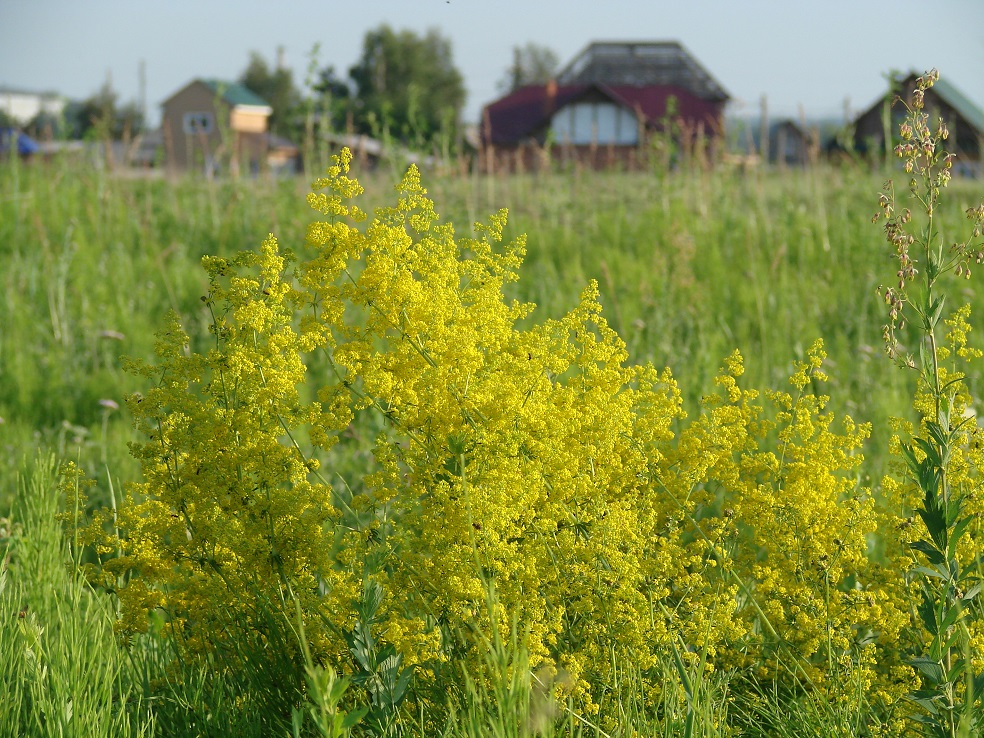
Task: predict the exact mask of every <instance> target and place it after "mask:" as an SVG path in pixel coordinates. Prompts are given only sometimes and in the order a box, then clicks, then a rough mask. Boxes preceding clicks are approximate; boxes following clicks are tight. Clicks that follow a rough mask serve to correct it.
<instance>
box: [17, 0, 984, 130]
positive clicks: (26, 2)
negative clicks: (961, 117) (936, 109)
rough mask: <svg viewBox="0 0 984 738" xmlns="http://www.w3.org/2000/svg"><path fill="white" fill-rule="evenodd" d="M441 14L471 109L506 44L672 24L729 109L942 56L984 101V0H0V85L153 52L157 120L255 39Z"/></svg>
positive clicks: (65, 82) (81, 72) (344, 51)
mask: <svg viewBox="0 0 984 738" xmlns="http://www.w3.org/2000/svg"><path fill="white" fill-rule="evenodd" d="M384 22H386V23H389V24H390V25H391V26H392V27H394V28H396V29H401V28H411V29H414V30H416V31H419V32H423V31H425V30H426V29H427V28H430V27H437V28H439V29H440V30H441V31H442V32H443V33H444V34H445V35H446V36H448V37H449V38H450V39H451V40H452V42H453V45H454V59H455V63H456V64H457V66H458V68H459V69H460V70H461V72H462V74H463V75H464V78H465V85H466V87H467V90H468V100H467V103H466V107H465V118H466V120H469V121H475V120H477V119H478V116H479V111H480V110H481V107H482V105H484V104H485V103H487V102H489V101H491V100H493V99H494V98H495V97H496V96H497V95H498V91H497V88H496V83H497V82H498V80H499V79H500V78H501V77H502V75H503V72H504V70H505V69H506V67H507V66H508V65H509V62H510V60H511V48H512V47H513V46H514V45H520V44H524V43H526V42H528V41H534V42H537V43H540V44H543V45H546V46H549V47H551V48H552V49H554V51H555V52H556V53H557V54H558V56H559V57H560V59H561V64H563V63H565V62H566V61H567V60H568V59H570V58H571V57H572V56H574V55H575V54H576V53H577V52H578V51H580V50H581V49H582V48H583V47H584V46H585V45H586V44H588V43H589V42H590V41H592V40H616V41H618V40H636V41H643V40H645V41H648V40H678V41H680V42H682V43H683V45H684V46H685V47H687V48H688V49H689V50H690V51H691V52H692V53H693V54H694V55H695V56H696V57H697V59H698V60H699V61H700V62H701V63H702V64H703V65H704V66H705V67H706V68H707V70H708V71H709V72H710V73H711V74H712V75H713V76H714V77H715V78H716V79H717V80H718V81H719V82H720V83H721V84H722V85H723V86H724V87H725V88H726V89H727V90H728V91H729V92H730V93H731V95H732V96H733V97H734V98H735V103H734V104H733V107H732V112H735V113H738V114H741V113H742V111H745V112H748V111H752V112H754V111H757V109H758V101H759V98H760V96H761V95H762V94H763V93H764V94H766V95H767V96H768V99H769V107H770V112H771V113H773V114H774V115H793V116H795V115H797V111H798V106H799V105H800V104H802V105H803V107H804V109H805V111H806V114H807V115H808V116H811V117H820V116H839V115H841V114H842V110H843V105H844V99H845V97H849V98H850V104H851V106H852V108H853V109H854V110H855V111H857V110H860V109H862V108H864V107H867V106H868V105H869V104H870V103H871V102H872V101H873V100H874V99H875V98H876V97H877V96H878V94H879V92H880V91H881V90H882V89H883V87H884V81H883V79H882V74H883V73H884V72H887V71H888V70H890V69H906V70H908V69H910V68H916V69H919V70H920V71H921V70H923V69H925V68H926V67H930V66H936V67H938V68H939V69H940V71H941V73H942V74H943V76H944V77H946V78H947V79H948V80H949V81H950V82H952V83H953V84H955V85H956V86H957V87H959V88H960V89H961V90H963V92H964V93H965V94H967V95H968V96H969V97H970V98H971V99H972V100H974V101H975V102H976V103H977V104H978V106H980V107H984V0H921V1H917V0H884V1H882V2H878V1H876V0H850V1H849V0H826V1H824V2H821V1H820V0H813V1H811V2H805V1H802V0H679V1H678V2H665V1H662V0H648V1H647V2H643V1H641V0H605V1H604V2H584V1H582V0H377V1H373V0H362V1H361V2H357V1H355V0H346V1H341V0H284V1H283V2H277V3H274V2H269V1H267V2H260V1H259V0H236V1H235V2H229V1H226V0H223V1H219V0H126V1H124V0H0V87H16V88H24V89H29V90H54V91H57V92H60V93H62V94H64V95H67V96H69V97H73V98H84V97H87V96H89V95H90V94H92V93H93V92H95V91H96V90H97V89H98V88H99V86H100V85H101V84H102V82H103V81H104V80H105V79H106V75H107V73H109V74H111V75H112V81H113V85H114V87H115V88H116V89H117V90H118V91H119V92H120V95H121V98H122V100H124V101H126V100H130V99H136V97H137V94H138V89H139V86H138V68H139V63H140V61H141V60H144V61H145V63H146V70H147V71H146V75H147V105H148V108H149V111H148V112H149V113H150V117H151V120H152V121H154V120H156V119H157V117H158V110H159V104H160V103H161V101H163V100H164V99H165V98H166V97H168V96H169V95H170V94H171V93H173V92H175V91H176V90H178V89H179V88H180V87H182V86H183V85H184V84H186V83H187V82H188V81H190V80H191V79H193V78H194V77H220V78H226V79H230V80H231V79H235V78H236V77H237V76H238V75H239V73H240V72H241V71H242V70H243V68H244V67H245V66H246V63H247V61H248V57H249V52H250V51H251V50H256V51H259V52H261V53H262V54H263V55H264V56H265V57H266V58H267V59H268V60H269V61H271V62H272V61H273V60H274V58H275V54H276V49H277V47H278V46H280V45H283V46H284V47H285V49H286V62H287V64H288V65H290V66H291V67H293V69H294V72H295V79H297V80H298V81H303V79H304V76H305V70H306V67H307V59H308V55H309V53H310V51H311V49H312V48H313V46H314V44H315V43H316V42H320V44H321V53H320V59H321V64H322V65H325V64H329V63H330V64H333V65H334V66H335V68H336V69H337V70H339V71H341V72H342V73H343V74H344V73H347V71H348V68H349V67H350V66H351V65H353V64H354V63H355V62H356V60H357V59H358V56H359V52H360V49H361V46H362V38H363V36H364V34H365V32H366V31H367V30H369V29H371V28H374V27H376V26H378V25H379V24H381V23H384Z"/></svg>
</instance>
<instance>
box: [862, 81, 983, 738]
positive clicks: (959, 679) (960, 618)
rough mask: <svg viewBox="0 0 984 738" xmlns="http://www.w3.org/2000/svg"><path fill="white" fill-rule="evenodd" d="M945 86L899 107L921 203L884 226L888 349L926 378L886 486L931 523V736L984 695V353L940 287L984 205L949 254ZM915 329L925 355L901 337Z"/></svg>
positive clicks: (926, 624) (966, 272) (923, 585)
mask: <svg viewBox="0 0 984 738" xmlns="http://www.w3.org/2000/svg"><path fill="white" fill-rule="evenodd" d="M938 79H939V73H938V72H937V71H936V70H933V71H931V72H927V73H926V74H924V75H923V76H921V77H919V78H918V79H917V80H916V85H915V89H914V91H913V92H912V96H911V101H905V100H899V102H900V103H901V104H902V105H904V106H905V109H906V117H905V119H904V121H903V122H902V124H901V126H900V134H901V141H900V143H899V144H898V146H897V147H896V148H895V153H896V155H897V156H898V157H899V158H900V159H901V160H902V162H903V166H904V169H905V172H906V174H907V175H909V182H908V200H909V203H911V207H910V206H903V205H902V204H901V203H900V202H899V197H898V196H897V195H896V193H895V188H894V185H893V183H892V182H891V181H889V182H887V183H886V185H885V187H884V191H883V192H882V194H881V196H880V207H881V211H880V212H879V213H878V215H876V216H875V219H876V220H877V219H879V218H881V219H884V222H885V226H884V228H885V236H886V239H887V241H888V242H889V243H890V244H891V246H892V248H893V250H894V252H895V256H896V258H897V260H898V267H899V268H898V271H897V274H896V276H897V278H898V282H897V285H893V286H890V287H888V288H885V289H884V290H883V291H882V294H883V296H884V298H885V302H886V304H887V305H888V309H889V321H888V323H887V325H886V326H885V329H884V334H885V341H886V347H887V351H888V354H889V356H891V357H892V359H894V360H895V361H896V362H898V363H899V364H900V365H901V366H903V367H907V368H910V369H913V370H915V371H916V372H918V390H917V393H916V397H915V409H916V411H917V413H918V414H919V416H920V418H921V420H920V423H919V427H918V428H917V429H912V433H911V440H908V441H903V440H900V439H898V438H896V439H895V443H896V452H897V454H898V455H899V456H900V457H901V459H902V461H903V462H904V468H905V471H906V481H905V482H899V481H896V480H892V479H886V484H885V488H886V490H887V491H889V492H890V493H892V494H893V495H894V496H896V498H897V501H898V503H899V504H900V505H902V506H903V509H905V507H906V506H911V507H913V508H914V509H915V511H916V512H917V513H918V516H919V519H920V520H921V521H922V526H921V527H918V528H917V527H916V526H904V528H905V529H906V530H907V531H909V532H908V533H907V534H905V535H904V536H903V542H904V543H908V545H909V548H910V549H911V559H912V561H911V564H910V567H911V568H910V572H909V576H910V577H911V582H912V583H913V585H914V586H915V587H916V588H917V590H918V598H919V602H918V606H917V607H916V612H917V613H918V622H917V623H916V624H915V625H916V627H917V630H918V629H920V628H921V629H922V632H924V634H925V639H924V641H923V642H919V643H917V644H916V645H915V649H916V655H915V656H914V657H913V658H912V659H911V662H910V663H911V665H912V666H914V667H915V668H916V669H918V671H919V673H920V677H921V679H922V683H923V687H922V689H920V690H917V691H916V692H914V693H913V694H912V695H911V698H912V700H914V702H915V703H916V704H918V705H919V706H920V707H921V708H922V713H921V714H919V715H918V716H917V719H918V720H920V721H921V722H923V723H924V724H925V725H926V727H927V730H928V731H929V732H930V734H932V735H940V736H955V735H958V734H961V733H960V731H973V730H975V729H979V727H980V725H981V723H980V722H979V720H980V715H979V713H978V711H977V709H976V708H977V705H978V703H979V701H980V698H979V695H980V694H981V691H982V689H984V670H982V667H984V663H982V661H981V654H982V646H984V642H982V641H981V636H982V635H984V633H982V630H981V607H980V603H979V601H978V595H979V593H980V591H981V586H982V578H981V567H980V555H981V550H982V549H981V547H982V545H984V538H982V537H981V533H980V524H979V516H980V514H981V512H982V506H981V502H980V499H979V498H980V495H981V492H982V489H981V484H982V479H981V470H982V466H981V464H982V462H984V455H982V454H981V451H980V447H981V444H982V441H984V434H982V431H981V429H980V428H979V426H978V425H977V422H976V417H975V415H974V412H973V407H972V398H971V397H970V394H969V392H968V388H967V385H966V383H965V382H964V376H965V375H964V372H963V370H962V367H963V366H965V365H966V363H967V362H969V361H970V360H973V359H978V358H980V356H981V352H979V351H977V350H974V349H971V348H969V347H968V346H967V332H968V331H969V330H970V326H969V323H968V317H969V312H970V311H969V307H968V306H964V307H961V308H960V309H958V310H956V311H954V312H953V313H952V315H951V316H950V317H948V318H947V317H946V313H945V310H944V308H945V306H946V298H947V292H946V290H945V289H944V288H943V284H942V283H941V281H940V280H941V279H943V278H944V277H945V276H947V275H948V274H951V273H952V274H953V275H954V276H956V277H964V278H968V279H969V278H970V275H971V270H972V267H973V265H975V264H979V263H981V262H982V261H984V241H982V229H984V204H982V205H981V206H979V207H976V208H971V209H969V210H968V211H967V217H968V218H969V219H970V220H971V221H972V228H971V235H970V237H969V238H968V239H967V240H965V241H962V242H959V243H953V244H952V245H951V246H949V247H947V246H946V243H945V240H944V235H943V234H942V233H941V232H940V230H939V227H938V224H937V221H936V218H935V215H936V212H937V210H938V209H939V204H940V199H941V193H942V191H943V189H944V188H945V187H946V186H947V184H948V182H949V181H950V176H951V171H952V166H953V160H954V155H953V154H951V153H949V152H947V151H946V150H945V149H944V142H945V141H946V139H947V137H948V135H949V132H948V130H947V126H946V123H945V122H944V121H943V119H942V118H940V119H939V120H938V121H936V122H935V124H934V122H933V121H931V119H930V115H929V113H928V112H927V111H926V92H927V91H928V90H930V89H931V88H932V87H933V84H934V83H935V82H936V81H937V80H938ZM934 125H935V128H934V127H933V126H934ZM907 325H908V326H909V328H910V329H911V330H910V331H909V333H910V335H911V336H912V339H913V341H914V342H915V351H914V352H913V351H911V350H909V349H907V348H905V347H903V345H902V344H901V342H900V340H899V336H900V335H901V334H902V333H903V331H904V329H905V328H906V326H907ZM944 331H946V333H945V335H944ZM944 339H946V340H945V341H944Z"/></svg>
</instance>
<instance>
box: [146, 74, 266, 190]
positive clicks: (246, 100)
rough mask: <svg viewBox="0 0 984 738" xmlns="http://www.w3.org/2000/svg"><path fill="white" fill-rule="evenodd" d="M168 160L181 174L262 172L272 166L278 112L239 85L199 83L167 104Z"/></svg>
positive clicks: (164, 118)
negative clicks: (270, 131)
mask: <svg viewBox="0 0 984 738" xmlns="http://www.w3.org/2000/svg"><path fill="white" fill-rule="evenodd" d="M162 107H163V109H164V112H163V115H162V117H161V130H162V131H163V137H164V150H165V159H166V163H167V165H168V166H169V167H171V168H173V169H177V170H183V171H187V170H202V171H205V172H207V173H215V172H217V171H220V170H221V168H222V165H223V162H227V163H228V166H229V169H230V170H231V171H233V172H235V171H237V170H239V169H242V168H246V170H247V171H250V172H257V171H259V170H260V169H261V168H262V167H265V166H266V164H267V154H268V147H269V138H268V137H267V135H266V134H267V124H268V122H269V118H270V114H271V113H272V112H273V109H272V108H271V107H270V106H269V105H268V104H267V103H266V101H265V100H263V99H262V98H261V97H259V96H258V95H256V94H255V93H254V92H252V91H251V90H249V89H247V88H246V87H244V86H243V85H240V84H236V83H234V82H221V81H219V80H215V79H196V80H193V81H192V82H189V83H188V84H187V85H185V86H184V87H182V88H181V89H180V90H178V91H177V92H175V93H174V94H173V95H171V96H170V97H169V98H167V100H165V101H164V102H163V104H162Z"/></svg>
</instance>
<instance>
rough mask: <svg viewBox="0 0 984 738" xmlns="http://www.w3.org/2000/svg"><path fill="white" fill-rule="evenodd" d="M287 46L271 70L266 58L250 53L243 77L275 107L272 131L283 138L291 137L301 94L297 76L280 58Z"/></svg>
mask: <svg viewBox="0 0 984 738" xmlns="http://www.w3.org/2000/svg"><path fill="white" fill-rule="evenodd" d="M282 56H283V47H280V48H279V49H277V57H278V62H277V65H276V67H274V68H271V67H270V65H269V64H267V61H266V59H264V58H263V55H262V54H260V53H259V52H257V51H252V52H250V55H249V64H248V65H247V66H246V69H245V70H243V73H242V74H241V75H239V83H240V84H241V85H243V86H244V87H246V88H248V89H250V90H251V91H253V92H255V93H256V94H257V95H259V96H260V97H262V98H263V99H264V100H266V101H267V102H268V103H269V104H270V107H271V108H273V114H272V115H271V116H270V131H271V132H273V133H276V134H278V135H281V136H289V134H290V133H291V132H292V131H291V126H290V121H291V117H292V115H293V113H294V110H295V108H296V107H297V106H298V104H299V103H300V100H301V95H300V93H299V92H298V90H297V88H296V87H295V86H294V73H293V71H291V70H290V69H289V68H287V67H286V66H284V64H283V63H282V61H280V59H281V58H282Z"/></svg>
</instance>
